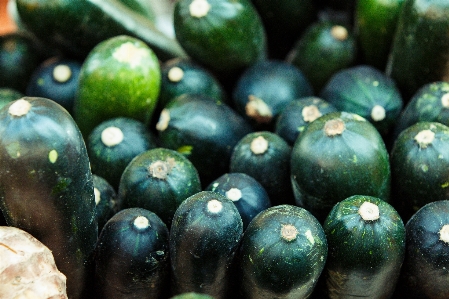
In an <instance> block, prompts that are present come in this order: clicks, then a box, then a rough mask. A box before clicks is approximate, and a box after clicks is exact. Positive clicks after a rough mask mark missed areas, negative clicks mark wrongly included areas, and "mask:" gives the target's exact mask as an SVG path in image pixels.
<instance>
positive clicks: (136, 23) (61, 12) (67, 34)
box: [16, 0, 185, 60]
mask: <svg viewBox="0 0 449 299" xmlns="http://www.w3.org/2000/svg"><path fill="white" fill-rule="evenodd" d="M121 2H130V1H125V0H77V1H71V0H54V1H46V0H18V1H16V3H17V11H18V14H19V18H20V21H21V22H22V23H23V24H24V25H26V27H27V28H28V30H31V32H32V33H33V34H34V35H36V36H37V37H38V38H39V39H41V40H43V41H45V42H46V43H48V44H50V45H52V46H53V47H55V48H58V49H60V50H62V51H63V52H65V53H68V54H69V55H71V56H73V55H74V56H77V57H78V58H81V59H84V58H85V57H86V55H87V54H88V53H89V52H90V51H91V50H92V49H93V48H94V47H95V46H96V45H97V44H98V43H100V42H102V41H104V40H106V39H108V38H111V37H113V36H117V35H122V34H126V35H131V36H134V37H136V38H139V39H141V40H143V41H144V42H145V43H147V44H148V45H150V47H151V48H152V49H154V51H155V52H156V53H157V55H158V57H159V58H160V59H161V60H166V59H169V58H173V57H178V56H185V52H184V51H183V50H182V48H181V47H180V46H179V44H178V43H177V42H176V41H174V40H173V39H171V38H169V37H167V36H166V35H164V34H163V33H161V32H160V31H158V30H157V29H156V28H155V26H154V24H153V23H152V22H151V21H150V20H148V19H147V18H145V17H143V16H141V15H140V12H139V11H133V10H132V9H130V8H129V9H127V7H126V5H125V4H123V3H121Z"/></svg>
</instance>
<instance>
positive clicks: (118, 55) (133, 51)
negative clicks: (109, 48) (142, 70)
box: [112, 42, 149, 68]
mask: <svg viewBox="0 0 449 299" xmlns="http://www.w3.org/2000/svg"><path fill="white" fill-rule="evenodd" d="M112 56H113V57H114V58H115V59H116V60H117V61H119V62H122V63H127V64H129V66H130V67H131V68H135V67H137V66H139V65H140V63H141V61H142V59H143V58H146V57H148V56H149V51H148V50H147V49H144V48H139V47H137V46H136V45H134V44H133V43H132V42H126V43H123V44H122V45H120V47H119V48H117V49H116V50H115V51H114V53H113V54H112Z"/></svg>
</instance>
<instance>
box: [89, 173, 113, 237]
mask: <svg viewBox="0 0 449 299" xmlns="http://www.w3.org/2000/svg"><path fill="white" fill-rule="evenodd" d="M92 179H93V183H94V195H95V211H96V215H97V223H98V232H99V233H100V232H101V230H102V229H103V226H104V225H105V224H106V222H108V220H109V219H111V217H112V216H114V214H115V213H116V212H117V205H116V202H115V201H116V198H117V193H116V191H115V189H114V188H113V187H112V186H111V184H109V182H108V181H106V180H105V179H104V178H102V177H101V176H98V175H95V174H92Z"/></svg>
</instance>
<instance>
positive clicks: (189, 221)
mask: <svg viewBox="0 0 449 299" xmlns="http://www.w3.org/2000/svg"><path fill="white" fill-rule="evenodd" d="M242 234H243V223H242V219H241V217H240V214H239V212H238V210H237V208H236V206H235V205H234V203H233V202H232V201H231V200H229V199H227V198H226V197H225V196H223V195H221V194H219V193H216V192H212V191H201V192H198V193H196V194H194V195H192V196H190V197H189V198H187V199H186V200H185V201H183V202H182V203H181V205H180V206H179V208H178V209H177V210H176V213H175V216H174V217H173V223H172V225H171V228H170V243H169V246H170V261H171V274H172V291H173V294H174V295H176V294H181V293H185V292H199V293H204V294H208V295H210V296H212V297H214V298H215V299H224V298H229V297H228V292H229V291H230V290H229V288H228V285H229V282H230V269H231V268H230V266H231V265H232V263H233V260H234V256H235V253H236V251H237V248H238V245H239V242H240V239H241V237H242Z"/></svg>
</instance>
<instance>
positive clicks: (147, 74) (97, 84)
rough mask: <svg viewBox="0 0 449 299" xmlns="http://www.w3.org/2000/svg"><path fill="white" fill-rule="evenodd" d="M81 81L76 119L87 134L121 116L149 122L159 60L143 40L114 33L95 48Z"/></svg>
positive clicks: (152, 108)
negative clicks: (105, 122) (104, 122)
mask: <svg viewBox="0 0 449 299" xmlns="http://www.w3.org/2000/svg"><path fill="white" fill-rule="evenodd" d="M127 46H128V47H127ZM119 55H120V56H119ZM122 55H123V56H122ZM78 84H79V85H78V86H79V87H78V92H77V95H76V98H75V107H74V118H75V120H76V122H77V124H78V126H79V128H80V130H81V132H82V133H83V135H84V136H86V137H87V136H88V135H89V134H90V132H91V131H92V130H93V128H94V127H96V126H97V125H99V124H100V123H101V122H103V121H105V120H107V119H111V118H114V117H119V116H124V117H130V118H134V119H137V120H139V121H141V122H143V123H144V124H148V123H149V122H150V120H151V116H152V114H153V110H154V108H155V107H156V104H157V97H158V95H159V90H160V84H161V71H160V66H159V61H158V59H157V57H156V55H155V54H154V52H153V51H152V50H151V48H149V47H148V46H147V45H146V44H145V43H143V41H141V40H139V39H136V38H133V37H130V36H126V35H120V36H115V37H112V38H110V39H107V40H104V41H102V42H101V43H99V44H98V45H97V46H96V47H95V48H94V49H92V51H91V52H90V53H89V56H88V57H87V58H86V60H84V62H83V65H82V67H81V71H80V74H79V83H78Z"/></svg>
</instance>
